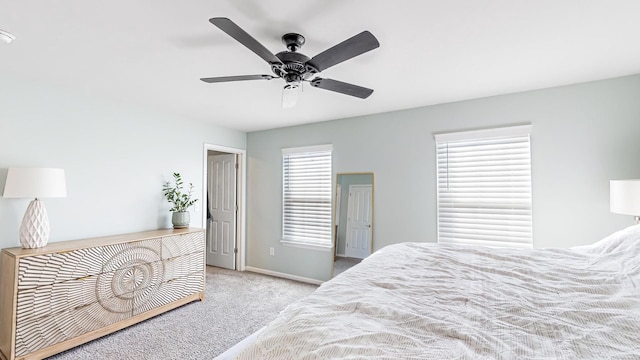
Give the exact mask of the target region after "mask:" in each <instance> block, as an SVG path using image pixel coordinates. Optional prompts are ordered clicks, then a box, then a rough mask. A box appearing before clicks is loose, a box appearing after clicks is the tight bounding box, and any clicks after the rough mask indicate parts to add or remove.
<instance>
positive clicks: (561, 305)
mask: <svg viewBox="0 0 640 360" xmlns="http://www.w3.org/2000/svg"><path fill="white" fill-rule="evenodd" d="M638 284H640V227H632V228H629V229H627V230H626V231H622V232H618V233H615V234H612V235H611V236H609V237H607V238H605V239H603V240H602V241H600V242H598V243H596V244H594V245H591V246H583V247H577V248H575V249H527V250H519V249H495V248H484V247H472V246H461V245H442V244H433V243H401V244H395V245H390V246H387V247H385V248H383V249H380V250H379V251H377V252H375V253H374V254H372V255H371V256H369V257H368V258H367V259H364V260H363V261H362V262H361V263H360V264H359V265H357V266H354V267H352V268H351V269H349V270H347V271H345V272H344V273H342V274H340V275H339V276H337V277H335V278H334V279H333V280H331V281H328V282H326V283H324V284H322V285H321V286H320V287H319V288H318V290H317V291H316V292H314V293H313V294H311V295H310V296H308V297H306V298H304V299H301V300H300V301H298V302H296V303H294V304H291V305H289V306H288V307H287V308H286V309H285V310H284V311H283V312H282V313H281V314H280V316H278V318H276V319H275V320H274V321H273V322H272V323H270V324H269V325H268V326H267V327H266V329H265V331H263V332H261V333H260V335H259V336H258V337H257V341H256V342H255V343H254V344H253V345H252V346H250V347H248V348H247V349H245V351H244V352H242V353H241V354H240V355H239V356H238V359H314V360H315V359H374V360H375V359H480V360H484V359H499V360H501V359H504V360H507V359H509V360H511V359H540V360H543V359H545V360H546V359H563V360H564V359H566V360H568V359H594V360H596V359H597V360H600V359H640V292H639V290H638V288H639V287H638Z"/></svg>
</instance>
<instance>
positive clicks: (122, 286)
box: [96, 247, 164, 313]
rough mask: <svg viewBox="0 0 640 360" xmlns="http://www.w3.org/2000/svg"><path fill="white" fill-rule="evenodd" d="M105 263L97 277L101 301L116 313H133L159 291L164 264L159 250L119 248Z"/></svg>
mask: <svg viewBox="0 0 640 360" xmlns="http://www.w3.org/2000/svg"><path fill="white" fill-rule="evenodd" d="M109 256H110V257H109V258H108V259H106V261H105V262H104V269H105V270H110V271H104V272H103V273H102V274H100V275H99V276H98V281H97V286H96V292H97V294H96V295H97V297H98V302H99V303H100V305H101V306H102V307H103V308H105V309H106V310H108V311H110V312H113V313H131V311H132V309H133V310H135V309H137V308H139V307H141V306H143V305H144V304H146V303H147V302H149V301H150V300H152V299H153V298H154V297H155V296H156V293H157V292H158V290H159V288H160V286H161V284H162V281H163V278H164V264H163V262H162V256H161V254H159V252H158V251H156V250H154V249H151V248H148V247H125V248H122V249H118V251H116V252H114V253H113V254H109Z"/></svg>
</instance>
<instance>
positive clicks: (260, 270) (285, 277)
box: [244, 266, 324, 285]
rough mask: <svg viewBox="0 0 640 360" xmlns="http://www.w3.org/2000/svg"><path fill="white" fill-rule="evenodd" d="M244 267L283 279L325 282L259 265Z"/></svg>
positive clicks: (247, 269)
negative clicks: (258, 266)
mask: <svg viewBox="0 0 640 360" xmlns="http://www.w3.org/2000/svg"><path fill="white" fill-rule="evenodd" d="M244 269H245V270H246V271H251V272H254V273H258V274H264V275H269V276H275V277H279V278H283V279H289V280H295V281H300V282H304V283H308V284H314V285H320V284H322V283H323V282H324V281H321V280H317V279H311V278H307V277H303V276H297V275H291V274H285V273H281V272H277V271H271V270H266V269H261V268H257V267H253V266H245V268H244Z"/></svg>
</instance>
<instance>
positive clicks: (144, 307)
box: [133, 272, 204, 315]
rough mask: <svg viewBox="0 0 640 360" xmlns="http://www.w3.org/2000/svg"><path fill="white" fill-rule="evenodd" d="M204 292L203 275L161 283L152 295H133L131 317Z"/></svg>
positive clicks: (143, 293)
mask: <svg viewBox="0 0 640 360" xmlns="http://www.w3.org/2000/svg"><path fill="white" fill-rule="evenodd" d="M202 291H204V273H203V272H199V273H193V274H190V275H187V276H183V277H180V278H177V279H173V280H169V281H167V282H165V283H162V284H161V285H160V286H159V288H158V289H157V290H156V291H154V292H153V293H152V292H150V291H148V290H147V291H140V292H136V293H135V298H134V301H133V315H138V314H142V313H144V312H147V311H150V310H153V309H155V308H158V307H160V306H163V305H166V304H169V303H171V302H174V301H176V300H178V299H182V298H184V297H187V296H189V295H193V294H197V293H199V292H202Z"/></svg>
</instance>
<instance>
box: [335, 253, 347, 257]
mask: <svg viewBox="0 0 640 360" xmlns="http://www.w3.org/2000/svg"><path fill="white" fill-rule="evenodd" d="M336 257H347V255H345V254H336Z"/></svg>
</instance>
